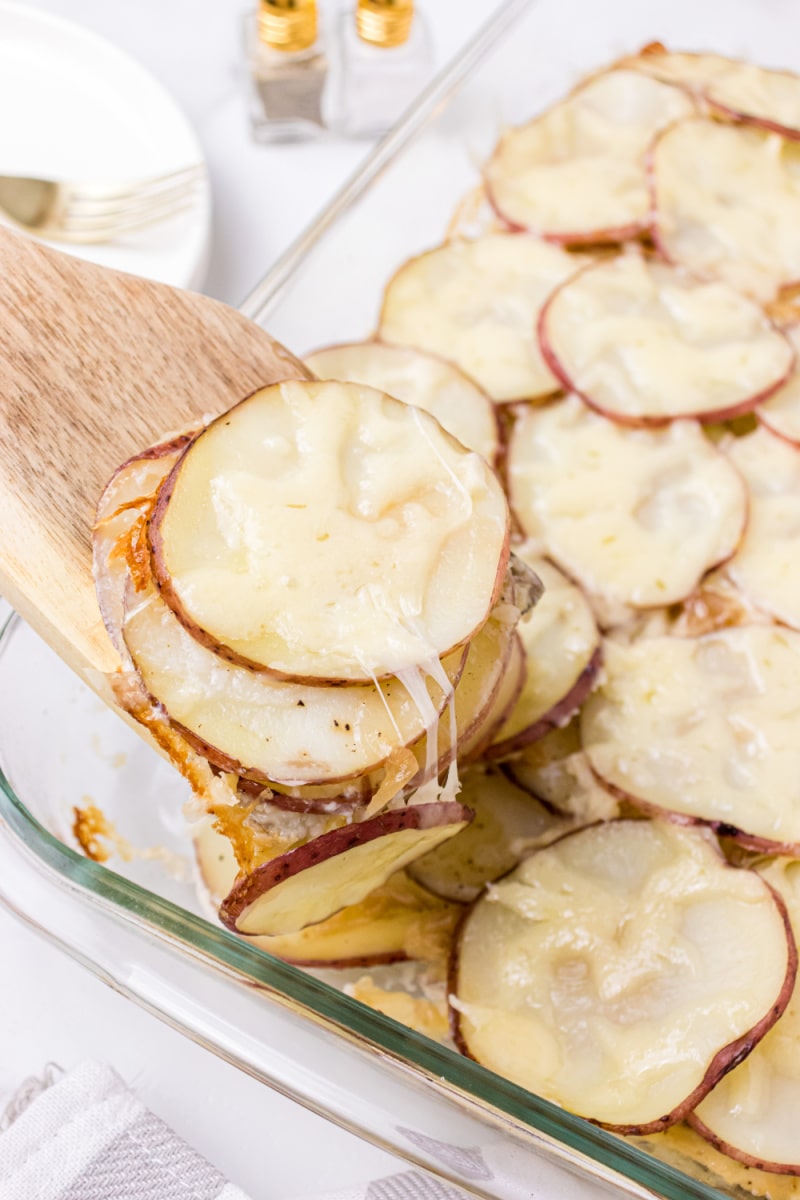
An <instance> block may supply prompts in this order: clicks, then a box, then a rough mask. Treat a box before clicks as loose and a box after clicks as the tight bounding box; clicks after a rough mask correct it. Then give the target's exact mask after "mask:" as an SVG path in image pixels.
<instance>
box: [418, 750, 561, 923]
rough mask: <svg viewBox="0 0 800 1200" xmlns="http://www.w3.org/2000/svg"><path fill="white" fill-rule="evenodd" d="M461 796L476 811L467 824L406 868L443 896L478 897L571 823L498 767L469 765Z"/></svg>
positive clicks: (453, 898)
mask: <svg viewBox="0 0 800 1200" xmlns="http://www.w3.org/2000/svg"><path fill="white" fill-rule="evenodd" d="M459 800H460V801H461V802H462V803H463V804H466V806H467V808H470V809H472V811H473V812H474V814H475V815H474V817H473V818H472V820H471V821H470V823H469V825H467V827H466V829H462V831H461V833H459V834H457V836H456V837H454V838H450V839H449V841H446V842H443V843H442V844H441V845H440V846H437V848H436V849H435V850H431V851H430V852H429V853H428V854H425V855H423V857H422V858H418V859H416V860H415V861H414V862H413V863H411V865H410V866H409V868H408V872H409V874H410V875H411V877H412V878H413V879H416V881H417V882H418V883H421V884H422V886H423V887H425V888H427V889H428V890H429V891H431V892H433V894H434V895H436V896H441V897H442V898H443V899H444V900H451V901H455V902H460V903H469V902H470V901H472V900H475V899H476V898H477V896H478V895H479V894H480V892H482V891H483V888H484V887H485V885H486V884H487V883H493V882H494V880H495V879H499V878H500V876H501V875H505V874H506V873H507V872H508V871H510V870H511V869H512V867H515V866H516V865H517V863H518V862H520V860H521V859H523V858H524V857H525V856H526V854H530V852H531V850H533V849H535V848H537V847H538V846H541V845H542V844H543V843H544V842H546V841H552V839H553V838H556V837H559V836H560V835H561V834H563V833H565V832H566V830H567V829H569V828H570V826H571V824H572V822H570V821H568V820H565V819H564V818H563V817H562V818H559V817H555V816H553V814H552V812H548V811H547V809H546V808H545V807H544V806H543V805H542V804H540V803H539V802H538V800H534V798H533V797H532V796H531V795H530V794H529V793H528V792H524V791H522V789H521V788H518V787H517V786H516V785H515V784H514V783H512V782H511V780H509V779H506V778H505V776H504V775H503V774H502V773H501V772H500V771H499V769H498V768H497V767H471V768H470V770H469V771H467V772H466V773H465V774H464V775H462V777H461V791H460V792H459Z"/></svg>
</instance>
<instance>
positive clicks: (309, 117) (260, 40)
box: [244, 0, 328, 142]
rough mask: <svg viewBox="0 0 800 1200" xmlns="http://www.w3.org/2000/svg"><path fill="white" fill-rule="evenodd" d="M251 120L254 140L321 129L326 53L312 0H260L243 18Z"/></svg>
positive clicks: (284, 138) (291, 137)
mask: <svg viewBox="0 0 800 1200" xmlns="http://www.w3.org/2000/svg"><path fill="white" fill-rule="evenodd" d="M244 33H245V54H246V59H247V66H248V74H249V99H250V124H251V129H252V133H253V137H254V138H255V140H256V141H258V142H295V141H302V140H304V139H307V138H313V137H318V136H319V135H320V134H321V133H322V132H323V131H324V125H325V120H324V108H323V101H324V95H325V86H326V82H327V78H328V58H327V55H326V53H325V48H324V45H323V41H322V38H321V36H320V32H319V28H318V20H317V5H316V0H259V5H258V8H257V10H256V11H255V12H253V13H248V14H247V16H246V18H245V30H244Z"/></svg>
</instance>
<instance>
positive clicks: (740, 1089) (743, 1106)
mask: <svg viewBox="0 0 800 1200" xmlns="http://www.w3.org/2000/svg"><path fill="white" fill-rule="evenodd" d="M756 870H757V871H758V873H759V875H760V876H761V877H762V879H765V880H766V882H767V883H768V884H769V885H770V886H771V887H773V888H775V890H776V891H777V892H778V894H779V895H780V896H781V897H782V899H783V901H784V903H785V904H786V908H787V910H788V913H789V918H790V920H791V922H792V925H793V926H794V928H795V930H800V862H797V861H792V860H790V859H785V858H781V859H775V860H774V861H773V862H771V863H768V864H764V865H761V866H757V867H756ZM798 1112H800V992H798V990H797V989H795V992H794V993H793V995H792V998H791V1000H790V1001H789V1005H788V1007H787V1009H786V1011H785V1012H784V1013H783V1015H782V1016H781V1018H780V1020H779V1021H778V1023H777V1024H776V1025H775V1026H774V1028H773V1029H771V1030H770V1031H769V1033H768V1034H767V1036H766V1037H765V1038H764V1039H763V1041H761V1042H759V1043H758V1045H757V1046H756V1048H755V1050H754V1051H753V1053H752V1054H750V1055H748V1057H747V1058H746V1059H745V1061H744V1062H743V1063H741V1064H740V1065H739V1066H738V1067H735V1068H734V1069H733V1070H732V1071H731V1072H730V1074H728V1075H726V1076H725V1078H724V1079H722V1080H720V1082H719V1083H718V1084H717V1086H716V1087H715V1088H714V1090H713V1092H712V1093H711V1094H710V1096H707V1097H706V1099H705V1100H703V1102H702V1103H701V1104H700V1105H699V1106H698V1108H697V1109H695V1111H694V1113H692V1114H691V1116H690V1117H689V1121H690V1123H691V1125H692V1126H693V1128H694V1129H696V1130H697V1132H698V1133H699V1134H701V1135H702V1136H703V1137H704V1138H707V1139H708V1141H710V1142H711V1143H712V1145H714V1146H716V1147H717V1149H718V1150H721V1151H722V1152H723V1153H724V1154H729V1155H731V1157H733V1158H736V1159H738V1160H739V1162H743V1163H746V1164H747V1165H748V1166H753V1167H759V1168H761V1169H762V1170H765V1171H775V1172H777V1173H779V1174H786V1175H800V1146H798V1141H797V1114H798Z"/></svg>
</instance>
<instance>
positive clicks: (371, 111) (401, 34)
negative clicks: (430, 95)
mask: <svg viewBox="0 0 800 1200" xmlns="http://www.w3.org/2000/svg"><path fill="white" fill-rule="evenodd" d="M336 33H337V37H336V50H337V56H336V57H337V69H336V76H335V83H334V85H333V86H332V98H331V113H330V121H331V124H332V126H333V127H334V129H335V130H336V132H337V133H341V134H342V135H344V136H345V137H374V136H376V135H379V134H382V133H385V132H386V130H387V129H389V128H390V127H391V126H392V125H393V124H394V123H395V121H396V120H397V118H398V117H399V116H400V115H401V114H402V112H403V111H404V109H406V108H407V107H408V105H409V104H410V103H411V101H412V100H413V99H414V98H415V96H416V95H417V94H418V93H419V92H420V91H421V89H422V88H423V87H424V86H425V84H426V83H427V82H428V80H429V79H430V77H431V74H432V71H433V47H432V44H431V38H430V33H429V30H428V25H427V23H426V21H425V19H424V16H423V14H422V13H421V12H418V11H415V8H414V0H357V5H356V8H355V11H353V10H350V11H348V12H344V13H341V14H340V16H339V22H338V25H337V30H336Z"/></svg>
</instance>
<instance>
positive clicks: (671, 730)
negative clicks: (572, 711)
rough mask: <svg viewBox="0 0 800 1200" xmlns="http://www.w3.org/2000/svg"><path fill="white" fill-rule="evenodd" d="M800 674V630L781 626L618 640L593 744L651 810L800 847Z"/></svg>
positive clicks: (597, 756)
mask: <svg viewBox="0 0 800 1200" xmlns="http://www.w3.org/2000/svg"><path fill="white" fill-rule="evenodd" d="M798 679H800V634H798V633H795V632H793V631H792V630H789V629H781V628H778V627H777V626H770V625H741V626H737V627H735V628H732V629H724V630H721V631H720V632H718V633H712V634H707V635H705V636H704V637H699V638H677V637H653V638H644V639H642V640H641V641H639V642H635V643H633V644H632V645H627V646H623V645H618V644H616V643H613V642H606V644H605V647H604V671H603V682H602V684H601V685H600V686H599V687H598V689H597V690H596V691H595V692H594V693H593V695H592V696H590V697H589V700H588V701H587V703H586V705H585V707H584V709H583V713H582V717H581V736H582V740H583V748H584V751H585V753H586V754H587V756H588V758H589V762H590V763H591V765H592V768H593V770H595V771H596V772H597V774H598V775H599V777H600V780H601V782H603V783H604V784H605V785H606V786H607V787H610V788H612V789H613V790H615V791H616V792H617V793H618V794H620V795H622V796H624V797H625V798H627V799H629V800H630V801H631V802H632V803H634V804H636V805H637V806H638V807H639V808H641V809H643V810H645V811H650V812H653V811H661V812H662V813H663V814H665V815H667V816H670V815H672V816H674V818H675V819H677V820H680V821H683V822H687V823H689V822H698V821H699V822H703V823H705V824H708V825H712V826H713V827H715V828H716V829H717V831H718V832H719V833H720V834H722V835H725V836H729V837H734V838H736V839H737V840H738V841H740V842H742V843H743V844H744V845H747V846H750V847H752V848H754V849H763V850H767V851H773V852H779V853H789V854H800V740H798V735H797V711H798V701H797V681H798Z"/></svg>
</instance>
